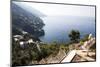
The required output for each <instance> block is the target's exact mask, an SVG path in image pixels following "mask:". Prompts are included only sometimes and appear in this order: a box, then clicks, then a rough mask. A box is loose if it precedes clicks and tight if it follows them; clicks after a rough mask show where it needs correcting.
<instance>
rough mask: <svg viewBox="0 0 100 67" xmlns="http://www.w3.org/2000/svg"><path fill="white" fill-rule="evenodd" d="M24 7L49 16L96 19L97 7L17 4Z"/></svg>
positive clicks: (31, 3)
mask: <svg viewBox="0 0 100 67" xmlns="http://www.w3.org/2000/svg"><path fill="white" fill-rule="evenodd" d="M16 3H20V4H23V5H28V6H30V7H32V8H35V9H37V10H38V11H40V12H41V13H43V14H45V15H47V16H58V15H59V16H63V15H64V16H65V15H68V16H83V17H95V7H93V6H91V7H90V6H75V5H63V4H62V5H61V4H47V3H33V2H16Z"/></svg>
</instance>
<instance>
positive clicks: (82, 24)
mask: <svg viewBox="0 0 100 67" xmlns="http://www.w3.org/2000/svg"><path fill="white" fill-rule="evenodd" d="M42 20H43V22H44V24H45V26H44V28H43V29H44V31H45V35H44V36H42V37H40V40H41V41H43V42H45V43H52V42H54V41H56V42H58V43H67V42H69V41H70V38H69V37H68V34H69V33H70V31H71V30H79V31H80V35H81V38H83V37H84V36H85V35H86V34H90V33H91V34H93V36H95V18H94V17H81V16H47V17H43V18H42Z"/></svg>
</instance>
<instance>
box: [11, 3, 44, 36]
mask: <svg viewBox="0 0 100 67" xmlns="http://www.w3.org/2000/svg"><path fill="white" fill-rule="evenodd" d="M11 9H12V33H13V34H14V35H17V34H18V33H16V32H15V31H19V32H20V33H22V31H25V32H28V33H29V34H31V35H34V36H35V37H39V36H42V35H44V30H43V29H42V28H43V26H44V23H43V21H42V19H40V18H39V17H38V16H35V15H34V14H32V13H30V12H28V11H26V10H24V9H23V8H21V7H20V6H18V5H16V4H15V3H13V2H12V5H11Z"/></svg>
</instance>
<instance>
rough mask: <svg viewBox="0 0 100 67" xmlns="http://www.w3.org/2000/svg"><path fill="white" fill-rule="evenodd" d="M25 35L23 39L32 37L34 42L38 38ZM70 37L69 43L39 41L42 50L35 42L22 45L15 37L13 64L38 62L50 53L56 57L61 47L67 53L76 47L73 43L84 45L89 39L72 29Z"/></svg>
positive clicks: (13, 42)
mask: <svg viewBox="0 0 100 67" xmlns="http://www.w3.org/2000/svg"><path fill="white" fill-rule="evenodd" d="M23 37H24V39H23V41H27V40H28V39H30V38H32V39H33V40H34V42H36V41H37V40H38V39H35V38H33V37H32V36H31V35H27V36H26V35H25V36H23ZM69 38H70V40H71V42H69V43H57V42H56V41H54V42H53V43H49V44H47V43H39V48H40V49H41V51H39V50H38V48H37V45H36V44H34V43H31V44H28V43H27V44H23V45H20V40H19V41H15V40H14V38H12V39H13V40H12V64H13V66H17V65H30V64H32V62H33V63H36V64H38V63H39V61H41V60H42V59H43V58H44V59H45V58H48V57H49V56H50V55H52V56H53V57H55V56H56V55H57V54H58V52H59V51H60V49H62V50H63V51H65V53H66V54H67V53H68V51H69V50H73V49H76V48H75V45H73V44H74V43H79V42H80V44H81V45H82V44H83V43H84V42H85V41H87V40H88V35H86V36H84V38H82V39H80V32H79V31H77V30H72V31H71V32H70V33H69ZM71 44H72V45H71ZM91 49H95V46H93V47H91Z"/></svg>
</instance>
